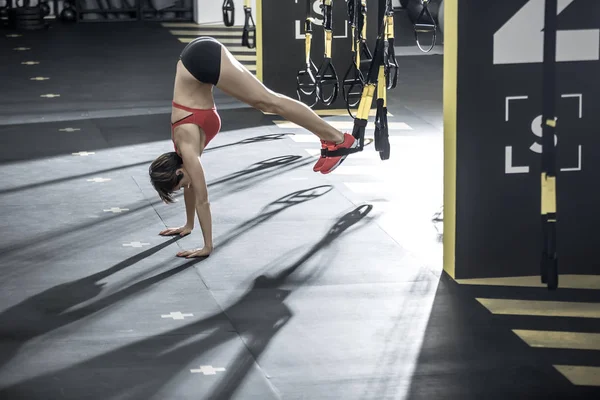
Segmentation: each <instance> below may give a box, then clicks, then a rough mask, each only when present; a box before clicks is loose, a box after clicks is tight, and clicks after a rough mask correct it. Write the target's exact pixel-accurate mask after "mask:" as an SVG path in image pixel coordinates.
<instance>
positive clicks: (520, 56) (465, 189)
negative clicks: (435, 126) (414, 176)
mask: <svg viewBox="0 0 600 400" xmlns="http://www.w3.org/2000/svg"><path fill="white" fill-rule="evenodd" d="M543 7H544V1H543V0H531V1H527V0H513V1H481V0H461V1H460V2H459V21H458V26H459V33H458V35H459V42H458V43H459V44H458V49H459V50H458V52H459V54H458V97H457V100H458V115H457V160H458V161H457V210H456V212H457V226H456V234H457V242H456V272H457V275H456V278H469V277H496V276H513V275H535V274H538V273H539V260H540V254H541V245H542V238H541V234H542V231H541V222H540V162H541V157H540V155H539V154H538V153H536V152H535V151H534V150H537V147H539V146H540V145H541V138H540V137H538V136H536V135H535V134H534V133H533V132H532V121H533V120H534V119H535V118H536V117H537V116H539V115H541V113H542V63H541V55H542V41H541V39H542V29H543V26H542V24H543V17H544V14H543ZM515 16H516V17H515ZM519 16H524V18H523V22H522V23H520V24H519V23H518V17H519ZM513 17H515V18H513ZM509 20H510V21H511V22H507V21H509ZM503 26H504V29H502V30H500V28H502V27H503ZM598 28H600V1H586V0H575V1H573V2H572V3H571V4H570V5H569V6H568V7H567V8H566V9H565V10H564V11H562V12H561V13H560V14H559V16H558V29H559V30H561V31H562V32H559V40H558V41H559V42H563V43H565V46H564V47H563V46H559V48H558V50H557V53H558V57H559V60H561V62H559V63H558V66H557V79H556V82H557V93H558V95H557V113H558V125H557V136H558V145H557V166H558V167H559V168H560V169H562V170H561V171H559V172H558V178H557V186H558V188H557V191H558V199H557V208H558V224H557V230H558V252H559V273H598V272H600V259H599V258H598V256H597V254H598V253H597V248H598V242H599V239H600V230H599V228H600V215H599V214H598V213H597V212H596V209H597V208H598V206H599V205H600V187H599V184H600V158H599V157H598V155H597V154H598V151H599V150H600V128H599V126H600V112H599V111H598V110H600V62H599V61H598V54H599V52H600V49H599V47H600V45H599V40H600V32H599V31H598V30H597V29H598ZM573 29H575V30H581V29H587V30H590V29H591V30H592V31H588V32H587V33H585V32H582V31H580V32H578V33H576V34H578V35H580V37H579V38H576V37H573V36H572V37H571V38H568V39H564V38H565V37H566V36H564V35H569V33H566V32H565V30H573ZM495 32H498V33H497V37H496V43H495V40H494V33H495ZM536 38H537V39H538V40H537V41H536ZM563 39H564V40H563ZM494 52H496V56H495V54H494ZM536 55H539V57H536ZM495 62H496V63H495ZM511 96H518V97H525V96H526V97H527V98H515V99H514V100H508V103H509V108H508V111H507V110H506V103H507V97H511ZM580 106H581V115H580ZM507 112H508V120H507ZM535 125H536V128H537V127H539V123H538V122H536V124H535ZM538 129H539V134H540V135H541V128H538ZM580 151H581V154H580ZM509 153H512V160H507V158H508V155H509ZM568 169H574V170H568Z"/></svg>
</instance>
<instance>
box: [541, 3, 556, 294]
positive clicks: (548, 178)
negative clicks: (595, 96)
mask: <svg viewBox="0 0 600 400" xmlns="http://www.w3.org/2000/svg"><path fill="white" fill-rule="evenodd" d="M557 9H558V1H557V0H546V9H545V13H546V15H545V17H544V18H545V24H544V61H543V71H542V76H543V84H544V87H543V104H542V107H543V108H542V165H541V170H542V171H541V172H542V176H541V216H542V230H543V249H542V258H541V265H540V273H541V280H542V283H546V284H547V287H548V289H549V290H555V289H556V288H557V287H558V256H557V251H556V247H557V246H556V221H557V212H556V173H557V169H556V151H555V145H554V135H555V129H556V110H555V108H556V80H555V79H556V29H557Z"/></svg>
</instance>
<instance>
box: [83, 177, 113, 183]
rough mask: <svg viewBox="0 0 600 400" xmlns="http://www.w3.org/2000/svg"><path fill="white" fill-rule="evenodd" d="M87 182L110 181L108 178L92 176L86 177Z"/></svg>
mask: <svg viewBox="0 0 600 400" xmlns="http://www.w3.org/2000/svg"><path fill="white" fill-rule="evenodd" d="M87 181H88V182H95V183H102V182H108V181H110V178H93V179H88V180H87Z"/></svg>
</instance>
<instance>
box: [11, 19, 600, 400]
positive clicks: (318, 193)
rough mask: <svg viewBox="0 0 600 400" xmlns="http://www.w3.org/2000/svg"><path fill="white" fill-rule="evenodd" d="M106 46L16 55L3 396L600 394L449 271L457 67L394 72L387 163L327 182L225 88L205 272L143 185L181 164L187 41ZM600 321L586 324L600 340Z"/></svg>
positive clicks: (360, 164)
mask: <svg viewBox="0 0 600 400" xmlns="http://www.w3.org/2000/svg"><path fill="white" fill-rule="evenodd" d="M102 29H107V28H106V25H104V24H79V25H71V26H61V25H60V24H56V26H55V27H54V28H53V30H52V35H49V34H47V33H46V34H44V33H39V32H36V33H33V32H32V33H22V36H21V37H10V38H9V37H4V35H3V37H2V38H1V39H0V43H1V45H0V50H1V51H2V53H3V54H8V57H7V58H6V60H7V61H6V63H4V65H3V66H1V67H0V68H2V74H3V76H4V77H6V78H5V81H6V82H7V86H6V89H5V93H4V96H3V99H2V100H1V101H0V120H1V121H2V125H1V126H0V140H1V146H0V160H1V161H2V164H1V165H0V176H1V177H2V179H1V184H0V221H1V224H2V233H3V235H2V237H1V238H0V263H1V269H0V355H1V356H0V357H1V358H0V362H1V364H0V398H1V399H7V400H8V399H84V398H85V399H98V400H107V399H169V400H171V399H229V398H235V399H264V400H266V399H280V398H281V399H311V400H315V399H372V400H381V399H405V398H409V399H427V400H429V399H481V398H484V397H485V398H506V397H507V396H511V395H512V396H513V397H518V398H530V397H544V398H593V396H596V395H597V394H598V390H597V388H594V387H592V386H585V385H575V384H573V383H572V382H571V380H569V379H567V378H566V377H565V375H564V374H561V373H560V372H559V371H558V370H557V369H556V368H555V367H553V364H556V358H553V356H555V355H557V354H555V353H552V350H548V349H545V350H541V351H538V350H536V349H534V348H533V347H531V346H529V345H527V344H526V343H525V342H523V341H522V340H521V339H519V338H518V337H517V336H516V335H515V334H514V333H513V332H512V331H511V326H513V325H514V323H515V320H514V319H511V318H508V319H507V318H503V317H502V316H498V315H492V313H491V312H490V311H489V310H488V309H487V308H485V307H484V306H482V305H481V304H480V303H479V302H478V301H477V300H476V299H475V298H476V297H482V296H485V295H483V294H482V289H481V288H479V287H476V286H470V287H468V288H465V287H462V286H461V285H458V284H457V283H456V282H454V281H452V280H451V279H449V278H448V277H447V276H446V275H445V274H443V273H442V265H441V261H442V258H441V255H442V244H441V243H440V241H441V237H440V233H441V226H440V225H439V224H434V223H433V222H432V218H433V217H434V215H435V214H436V213H437V212H438V211H440V208H441V204H442V190H443V186H442V178H443V169H442V168H443V143H442V84H441V82H442V58H441V56H439V55H432V56H430V57H410V56H406V57H402V58H400V59H399V61H400V62H401V69H402V74H401V78H400V82H399V84H398V87H397V88H396V89H395V90H394V91H393V92H390V93H389V94H388V107H389V111H390V113H391V115H390V117H389V122H390V124H391V127H392V129H391V130H390V135H391V140H390V141H391V146H392V149H391V158H390V159H389V160H387V161H381V160H380V159H379V157H378V153H376V152H375V151H374V149H373V148H371V147H366V148H365V151H364V152H362V153H359V154H355V155H352V156H350V157H349V158H348V159H347V160H346V161H345V162H344V163H343V164H342V166H340V167H339V168H338V169H337V170H336V172H335V173H333V174H331V175H328V176H324V175H321V174H315V173H314V172H312V169H311V167H312V164H313V163H314V162H316V157H317V154H318V151H319V145H318V142H317V140H316V138H315V137H314V136H312V135H311V134H310V133H309V132H307V131H305V130H303V129H300V128H298V127H296V126H293V125H292V124H289V123H286V122H285V121H283V120H282V118H280V117H278V116H270V115H264V114H262V113H261V112H259V111H256V110H254V109H251V108H248V107H247V106H245V105H242V104H239V103H237V102H235V101H232V100H231V99H228V98H226V97H224V96H223V95H222V94H221V93H218V92H217V93H216V97H217V105H218V107H219V109H220V111H221V116H222V118H223V131H222V132H221V133H220V134H219V135H218V136H217V137H216V138H215V139H214V141H213V142H212V143H211V145H210V147H209V148H208V149H207V150H206V151H205V154H204V155H203V164H204V167H205V171H206V174H207V179H208V183H209V193H210V200H211V204H212V206H211V208H212V213H213V231H214V238H215V240H214V241H215V246H216V248H215V251H214V252H213V254H212V255H211V256H210V257H209V258H207V259H204V260H192V261H190V260H185V259H181V258H177V257H175V254H176V253H177V252H178V251H180V250H181V249H189V248H192V247H196V246H199V245H201V244H202V240H201V233H200V227H199V225H198V223H196V228H195V230H194V232H193V234H192V235H190V236H188V237H185V238H182V239H170V238H164V237H161V236H159V235H158V232H159V231H160V230H162V229H164V228H165V227H166V226H177V225H181V224H182V223H184V221H185V220H184V218H185V214H184V205H183V199H182V197H181V196H179V199H180V201H179V202H177V203H176V204H174V205H165V204H163V203H161V202H160V201H159V200H158V197H157V196H156V194H155V192H154V190H153V189H152V187H151V185H150V183H149V181H148V172H147V171H148V165H149V164H150V162H151V161H152V160H153V159H154V158H155V157H156V156H157V155H158V154H160V153H162V152H165V151H171V149H172V143H171V141H170V132H169V113H168V109H169V104H170V100H171V98H170V96H171V93H172V82H173V76H174V75H173V74H174V65H175V61H176V57H177V54H178V52H179V51H180V50H181V48H182V47H183V46H184V44H183V43H182V42H181V41H180V40H178V38H180V37H181V36H178V35H175V34H173V32H172V31H171V30H170V29H171V28H167V27H164V26H161V25H160V24H126V23H123V24H111V25H110V29H111V30H112V33H110V34H107V33H104V35H98V32H100V31H102ZM123 38H126V40H124V39H123ZM149 43H152V46H150V45H149ZM19 47H25V48H28V49H29V50H23V51H18V50H13V49H15V48H19ZM149 47H152V53H149ZM66 49H68V50H66ZM81 49H87V50H82V52H80V50H81ZM100 52H103V56H102V57H100V54H99V53H100ZM59 56H60V57H61V58H56V57H59ZM25 61H36V62H39V64H34V65H27V64H21V63H22V62H25ZM36 76H40V77H49V78H50V79H49V80H30V78H31V77H36ZM43 94H59V95H60V97H40V96H41V95H43ZM325 118H326V119H327V120H329V121H332V123H334V124H336V126H340V127H341V129H342V128H343V127H344V124H351V119H350V118H349V117H348V116H347V115H344V114H342V115H338V116H326V117H325ZM372 120H373V118H371V121H372ZM372 132H373V130H372V129H371V128H370V129H368V131H367V136H372ZM484 289H485V290H487V289H488V288H484ZM513 290H514V289H513ZM497 291H498V292H497V293H495V296H496V297H500V298H501V297H507V296H511V295H512V294H515V293H514V292H507V291H506V290H504V288H497ZM486 293H487V292H486ZM561 293H562V294H561V296H563V297H564V298H565V299H568V298H570V297H574V296H579V292H575V291H572V292H570V291H569V290H566V291H564V292H561ZM516 295H519V293H518V292H517V293H516ZM521 295H522V293H521ZM585 295H586V296H587V299H588V301H590V302H591V301H600V296H596V295H595V294H594V293H589V291H588V292H587V293H586V294H585ZM527 296H529V297H530V298H533V299H543V298H544V296H547V294H546V292H545V291H544V290H543V289H537V290H536V289H534V290H533V291H530V292H528V294H527ZM578 298H579V297H578ZM592 315H596V314H594V313H592ZM598 318H599V317H598V316H596V317H595V319H594V318H581V319H577V318H573V319H570V323H571V324H575V323H577V324H579V326H583V328H584V329H586V331H587V332H600V326H599V324H598ZM537 323H538V322H533V323H531V322H529V324H530V326H536V324H537ZM511 324H513V325H511ZM592 350H593V349H592ZM596 350H597V349H596ZM557 356H558V360H559V361H560V362H559V364H560V363H562V364H567V363H569V362H570V361H573V362H575V363H577V365H581V364H582V363H583V364H588V365H594V363H595V362H596V361H595V360H596V359H597V354H594V352H593V351H591V352H590V351H587V352H584V351H576V352H575V354H573V353H572V352H568V351H566V350H561V351H560V353H559V354H558V355H557ZM590 396H591V397H590ZM596 398H597V397H596Z"/></svg>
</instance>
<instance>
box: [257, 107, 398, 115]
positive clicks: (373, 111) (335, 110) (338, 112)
mask: <svg viewBox="0 0 600 400" xmlns="http://www.w3.org/2000/svg"><path fill="white" fill-rule="evenodd" d="M313 111H314V112H315V114H317V115H319V116H321V117H346V116H348V117H350V115H349V114H348V110H346V109H345V108H332V109H324V110H313ZM350 111H352V115H356V111H357V110H353V109H350ZM263 114H265V115H275V114H272V113H267V112H263ZM375 115H377V110H376V109H371V110H369V117H374V116H375ZM387 116H388V117H393V116H394V115H393V114H392V113H391V112H389V111H388V113H387Z"/></svg>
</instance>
